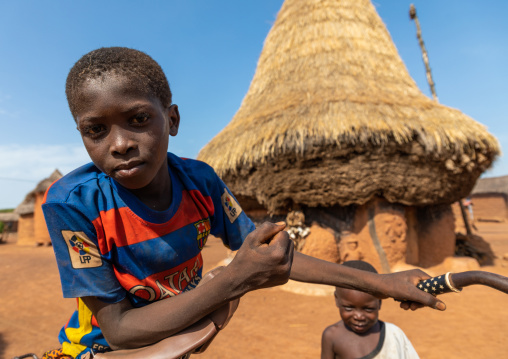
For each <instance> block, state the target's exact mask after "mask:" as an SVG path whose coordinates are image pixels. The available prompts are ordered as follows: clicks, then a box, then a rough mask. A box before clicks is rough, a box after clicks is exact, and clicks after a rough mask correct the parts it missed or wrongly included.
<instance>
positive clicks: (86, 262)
mask: <svg viewBox="0 0 508 359" xmlns="http://www.w3.org/2000/svg"><path fill="white" fill-rule="evenodd" d="M62 236H63V238H64V240H65V244H67V249H68V250H69V256H70V258H71V263H72V267H73V268H75V269H81V268H95V267H100V266H101V265H102V258H101V256H100V255H99V250H98V249H97V246H96V245H95V244H94V243H93V242H92V241H91V240H90V239H89V238H88V237H87V235H86V234H85V233H84V232H73V231H69V230H63V231H62Z"/></svg>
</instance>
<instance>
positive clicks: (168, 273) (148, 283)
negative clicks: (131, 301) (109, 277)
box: [114, 253, 203, 301]
mask: <svg viewBox="0 0 508 359" xmlns="http://www.w3.org/2000/svg"><path fill="white" fill-rule="evenodd" d="M202 267H203V257H202V256H201V253H199V254H198V255H197V256H195V257H194V258H191V259H189V260H188V261H186V262H184V263H182V264H180V265H178V266H176V267H173V268H171V269H168V270H165V271H162V272H159V273H155V274H152V275H150V276H148V277H146V278H142V279H139V278H136V277H134V276H133V275H131V274H128V273H121V272H119V271H118V270H117V269H116V268H114V269H115V275H116V277H117V279H118V281H119V282H120V285H121V286H122V287H123V288H125V289H126V290H127V291H129V292H131V294H134V295H137V296H139V297H141V298H144V299H147V300H150V301H154V300H159V299H164V298H166V297H174V296H175V295H177V294H179V293H181V292H182V291H183V290H184V289H185V288H186V287H187V285H188V284H189V283H191V282H192V281H193V280H194V279H195V278H196V276H197V274H198V271H199V270H200V269H201V268H202Z"/></svg>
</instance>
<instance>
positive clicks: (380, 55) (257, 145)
mask: <svg viewBox="0 0 508 359" xmlns="http://www.w3.org/2000/svg"><path fill="white" fill-rule="evenodd" d="M415 144H416V146H415ZM393 146H395V149H396V151H395V152H397V151H400V152H402V153H404V152H405V151H406V150H407V149H408V148H415V149H416V152H415V153H414V156H409V158H408V159H407V160H406V161H405V162H406V163H405V164H404V165H403V166H401V169H402V168H404V169H405V170H406V171H407V170H410V169H411V165H412V164H414V165H419V166H420V165H421V164H422V163H423V164H424V165H421V166H420V167H422V168H423V167H427V173H426V174H425V177H426V178H427V179H429V182H434V183H441V182H442V180H443V179H446V180H449V179H450V178H451V177H457V176H460V177H462V179H461V180H460V181H462V182H463V183H462V185H460V186H451V187H450V186H445V189H441V192H443V191H444V192H449V191H455V190H456V188H458V187H460V188H466V189H467V190H471V188H472V186H473V185H474V182H475V181H476V179H477V178H478V176H479V175H480V174H481V172H483V171H484V170H485V169H486V168H488V167H489V166H490V164H491V162H492V161H493V159H494V157H495V156H496V155H497V154H498V153H499V146H498V144H497V141H496V139H495V138H494V137H493V136H492V135H490V134H489V133H488V132H487V130H486V129H485V127H484V126H483V125H481V124H479V123H477V122H475V121H474V120H472V119H471V118H470V117H468V116H466V115H464V114H463V113H461V112H460V111H459V110H456V109H452V108H449V107H446V106H443V105H440V104H438V103H436V102H434V101H432V100H430V99H429V98H428V97H426V96H425V95H423V94H422V93H421V91H420V90H419V89H418V87H417V86H416V84H415V82H414V81H413V80H412V78H411V77H410V76H409V73H408V72H407V69H406V67H405V66H404V64H403V62H402V60H401V59H400V57H399V55H398V53H397V50H396V48H395V46H394V44H393V42H392V41H391V38H390V35H389V34H388V32H387V30H386V28H385V26H384V24H383V22H382V21H381V19H380V18H379V16H378V15H377V13H376V11H375V9H374V7H373V6H372V4H371V3H370V2H369V1H368V0H342V1H336V0H335V1H332V0H306V1H302V0H286V1H285V3H284V4H283V6H282V8H281V10H280V12H279V14H278V16H277V19H276V21H275V23H274V26H273V27H272V29H271V31H270V33H269V34H268V36H267V38H266V41H265V44H264V47H263V51H262V53H261V56H260V58H259V61H258V67H257V69H256V73H255V75H254V78H253V80H252V83H251V85H250V88H249V91H248V93H247V95H246V96H245V98H244V100H243V101H242V104H241V106H240V109H239V110H238V112H237V113H236V114H235V116H234V118H233V120H232V121H231V122H230V123H229V124H228V125H227V126H226V127H225V128H224V129H223V131H221V132H220V133H219V134H218V135H217V136H216V137H215V138H214V139H213V140H212V141H210V143H208V144H207V145H206V146H205V147H204V148H203V149H202V150H201V152H200V153H199V155H198V158H199V159H200V160H203V161H205V162H207V163H209V164H210V165H211V166H213V167H214V168H215V170H216V171H217V172H218V173H219V175H221V176H222V177H223V179H224V180H225V181H226V183H228V184H230V183H234V184H233V185H232V186H233V188H232V189H233V190H234V191H236V192H240V193H242V194H245V195H246V196H251V197H256V198H258V199H259V200H260V201H261V202H262V203H264V204H267V205H268V207H270V208H275V207H277V206H279V205H278V204H268V202H273V200H272V199H270V198H273V197H274V196H275V194H274V192H273V186H272V181H271V177H270V174H271V173H272V174H273V173H276V172H277V171H276V169H275V168H272V167H271V164H273V163H274V161H275V162H278V161H282V162H284V161H286V160H287V161H289V163H291V162H293V163H296V162H295V161H297V160H296V158H300V159H305V158H314V157H315V154H316V153H319V151H320V150H319V149H324V150H325V152H327V151H328V149H330V148H332V149H333V150H334V151H336V153H339V152H343V153H344V155H345V156H346V157H347V156H349V154H352V153H355V151H357V149H358V148H359V147H360V148H363V149H364V150H369V151H374V152H375V151H376V149H383V148H387V147H390V148H392V147H393ZM282 157H284V159H283V158H282ZM406 157H407V156H406ZM363 160H364V161H381V160H383V161H388V163H391V162H393V160H392V161H391V160H390V158H388V157H387V156H384V157H383V156H381V157H379V156H378V157H377V159H376V158H375V157H372V156H364V157H363ZM436 161H437V162H436ZM450 161H451V162H450ZM317 162H319V161H317ZM425 162H427V163H426V164H425ZM436 163H440V165H438V166H436ZM379 164H380V165H382V163H379ZM385 164H386V163H385ZM394 164H396V163H394ZM300 165H301V164H300ZM265 167H266V168H265ZM279 167H280V166H279ZM303 167H305V166H303ZM364 167H365V170H367V168H369V167H370V166H364ZM310 168H312V170H310ZM265 169H266V171H265ZM433 169H434V170H433ZM437 169H439V170H437ZM309 171H310V172H309ZM309 171H307V173H305V172H301V173H299V176H303V177H305V176H307V175H309V173H314V174H315V173H316V171H322V172H323V174H324V175H327V176H334V175H337V176H338V175H341V176H342V172H341V171H339V172H337V173H335V174H334V173H333V172H330V168H329V167H316V166H314V167H309ZM443 171H444V172H443ZM260 172H263V176H269V177H265V178H264V181H262V182H260V183H256V185H261V188H259V187H256V188H255V187H253V186H250V185H248V183H249V181H250V182H257V180H255V179H254V180H253V181H251V180H250V177H251V176H255V175H256V173H257V174H258V175H260ZM422 173H423V172H422ZM280 175H281V176H282V177H285V176H284V174H280ZM375 175H376V174H375V173H374V174H373V173H372V172H364V173H360V176H359V177H361V178H364V181H370V182H375V183H383V185H382V186H384V187H378V188H377V189H376V190H375V192H376V193H378V194H379V193H381V194H382V195H384V193H385V192H386V191H387V190H389V187H390V186H391V185H392V184H393V183H396V182H399V181H400V180H401V179H400V178H395V177H393V178H392V182H393V183H390V181H385V180H384V178H374V177H373V176H375ZM379 175H380V176H384V177H387V175H389V174H387V173H382V174H379ZM268 179H270V180H268ZM382 179H383V180H382ZM289 180H290V179H289ZM300 180H301V179H300ZM357 180H358V178H357V177H351V178H349V179H348V178H347V176H346V177H345V178H344V179H343V181H344V182H345V183H347V182H349V184H348V185H349V186H350V187H351V186H352V185H353V184H355V183H356V182H357ZM402 180H404V178H402ZM242 181H243V183H244V184H243V185H242ZM311 181H312V179H309V183H310V182H311ZM460 181H459V182H460ZM297 182H298V181H297ZM297 182H295V183H293V184H292V186H296V185H297ZM414 185H415V186H416V187H418V185H417V184H414ZM380 186H381V185H380ZM386 186H388V187H386ZM285 187H287V186H285ZM278 190H284V189H283V188H279V189H278ZM437 190H438V189H436V188H433V189H432V190H430V191H429V190H428V189H426V188H421V193H422V194H423V197H422V196H421V195H419V196H418V197H417V198H416V197H415V198H410V196H407V195H404V194H400V195H398V198H397V196H395V197H394V198H393V200H394V201H399V202H401V203H413V204H421V200H422V198H425V199H426V200H425V201H424V202H432V203H443V202H447V201H453V200H455V199H456V197H457V195H456V193H441V194H440V195H439V196H436V195H435V192H436V191H437ZM463 191H464V190H463V189H462V190H461V191H460V192H463ZM318 192H319V191H318ZM333 192H334V193H336V192H338V189H337V188H336V189H334V190H333ZM309 196H310V197H312V194H310V193H307V197H309ZM318 197H320V196H318ZM371 197H372V194H371V193H370V191H369V193H367V194H365V195H359V196H358V195H357V196H355V198H356V199H355V201H356V202H355V203H360V202H365V201H367V200H368V199H369V198H371ZM261 198H264V199H263V200H261ZM331 201H335V202H336V203H338V204H346V203H344V201H343V200H339V199H334V200H331ZM306 202H310V203H315V202H316V201H314V200H313V199H312V198H309V199H308V200H307V201H306ZM304 204H305V203H304Z"/></svg>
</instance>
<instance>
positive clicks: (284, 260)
mask: <svg viewBox="0 0 508 359" xmlns="http://www.w3.org/2000/svg"><path fill="white" fill-rule="evenodd" d="M285 227H286V224H285V223H284V222H279V223H269V222H265V223H263V224H262V225H261V226H259V227H258V228H256V229H255V230H254V231H253V232H251V233H250V234H249V235H248V236H247V238H245V241H244V243H243V244H242V246H241V248H240V249H239V250H238V252H237V254H236V256H235V258H234V259H233V261H232V262H231V263H230V264H229V266H228V267H227V269H228V270H230V275H231V276H234V277H233V279H232V282H233V283H235V284H236V285H237V286H238V289H239V290H240V291H241V292H242V294H244V293H246V292H248V291H251V290H255V289H259V288H267V287H273V286H277V285H281V284H284V283H286V282H287V281H288V279H289V274H290V272H291V266H292V263H293V252H294V246H293V241H292V240H291V239H290V238H289V235H288V234H287V232H285V231H283V229H284V228H285ZM236 279H238V281H237V280H236ZM237 282H239V283H237Z"/></svg>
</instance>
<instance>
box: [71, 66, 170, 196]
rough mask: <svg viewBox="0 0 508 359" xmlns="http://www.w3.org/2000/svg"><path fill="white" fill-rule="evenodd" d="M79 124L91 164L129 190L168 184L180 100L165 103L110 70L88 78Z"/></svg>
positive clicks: (83, 91) (81, 98) (78, 117)
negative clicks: (169, 153) (171, 138)
mask: <svg viewBox="0 0 508 359" xmlns="http://www.w3.org/2000/svg"><path fill="white" fill-rule="evenodd" d="M79 101H80V106H79V108H80V110H78V111H77V113H76V122H77V128H78V130H79V131H80V133H81V137H82V139H83V143H84V145H85V148H86V150H87V152H88V154H89V155H90V157H91V159H92V161H93V163H94V164H95V165H96V166H97V167H98V168H99V169H100V170H101V171H102V172H104V173H105V174H107V175H108V176H110V177H111V178H113V179H115V180H116V181H117V182H118V183H120V184H121V185H122V186H124V187H126V188H129V189H142V188H147V186H149V185H150V186H157V185H160V184H162V183H167V180H168V177H169V174H168V170H167V165H166V161H167V150H168V138H169V135H171V136H176V134H177V133H178V125H179V123H180V115H179V113H178V107H177V106H176V105H173V106H170V107H169V108H164V107H163V106H162V104H161V103H160V101H159V100H158V99H157V98H155V97H153V96H148V95H146V94H145V93H143V92H142V91H140V90H139V89H137V88H136V87H135V86H132V83H130V82H129V81H128V80H127V79H126V78H125V77H122V76H115V75H109V76H107V77H106V78H105V79H91V80H88V81H87V82H85V84H84V85H83V88H82V90H81V92H80V97H79Z"/></svg>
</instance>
